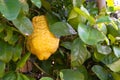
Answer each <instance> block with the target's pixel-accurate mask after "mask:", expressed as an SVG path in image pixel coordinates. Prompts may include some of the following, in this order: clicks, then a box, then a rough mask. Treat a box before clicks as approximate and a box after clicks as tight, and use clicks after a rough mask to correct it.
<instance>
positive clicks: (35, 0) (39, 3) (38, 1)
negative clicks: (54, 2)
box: [31, 0, 41, 8]
mask: <svg viewBox="0 0 120 80" xmlns="http://www.w3.org/2000/svg"><path fill="white" fill-rule="evenodd" d="M31 2H32V3H33V4H34V5H35V6H37V7H38V8H40V7H41V0H31Z"/></svg>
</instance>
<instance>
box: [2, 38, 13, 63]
mask: <svg viewBox="0 0 120 80" xmlns="http://www.w3.org/2000/svg"><path fill="white" fill-rule="evenodd" d="M12 49H13V47H12V46H11V45H9V44H8V43H6V42H4V41H2V40H0V60H1V61H3V62H6V63H7V62H9V61H10V60H11V59H12V55H13V53H12Z"/></svg>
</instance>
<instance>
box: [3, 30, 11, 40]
mask: <svg viewBox="0 0 120 80" xmlns="http://www.w3.org/2000/svg"><path fill="white" fill-rule="evenodd" d="M6 33H7V36H5V37H4V40H5V41H6V42H7V41H9V40H10V39H11V38H12V36H13V31H12V30H8V29H7V31H6Z"/></svg>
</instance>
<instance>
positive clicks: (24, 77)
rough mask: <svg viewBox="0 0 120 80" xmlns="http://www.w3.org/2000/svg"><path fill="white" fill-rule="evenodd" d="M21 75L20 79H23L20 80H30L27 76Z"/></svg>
mask: <svg viewBox="0 0 120 80" xmlns="http://www.w3.org/2000/svg"><path fill="white" fill-rule="evenodd" d="M19 75H20V77H21V78H22V79H19V80H30V79H29V78H28V77H27V76H26V75H24V74H21V73H19Z"/></svg>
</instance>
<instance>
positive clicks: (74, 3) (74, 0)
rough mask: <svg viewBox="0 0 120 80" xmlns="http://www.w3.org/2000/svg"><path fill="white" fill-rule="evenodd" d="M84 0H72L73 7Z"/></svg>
mask: <svg viewBox="0 0 120 80" xmlns="http://www.w3.org/2000/svg"><path fill="white" fill-rule="evenodd" d="M84 1H85V0H72V3H73V6H74V7H80V6H81V4H82V3H83V2H84Z"/></svg>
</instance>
